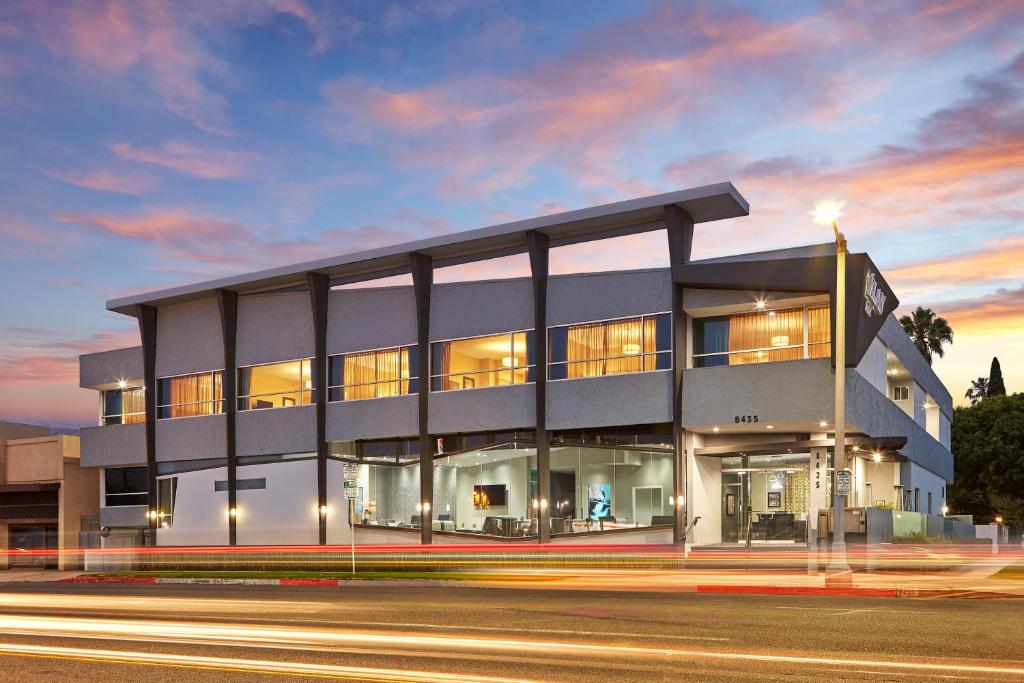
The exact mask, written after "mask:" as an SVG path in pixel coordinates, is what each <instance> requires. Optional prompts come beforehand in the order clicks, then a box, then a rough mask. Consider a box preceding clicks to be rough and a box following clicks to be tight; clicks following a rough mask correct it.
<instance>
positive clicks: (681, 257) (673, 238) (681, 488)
mask: <svg viewBox="0 0 1024 683" xmlns="http://www.w3.org/2000/svg"><path fill="white" fill-rule="evenodd" d="M665 230H666V233H667V234H668V251H669V261H670V262H671V265H673V266H679V265H684V264H686V263H689V262H690V252H691V250H692V248H693V219H692V218H691V217H690V215H689V214H688V213H686V211H684V210H683V209H681V208H679V207H678V206H675V205H671V206H666V207H665ZM686 327H687V319H686V313H685V312H684V311H683V287H682V285H677V284H675V283H674V282H673V284H672V445H673V448H674V449H675V457H674V458H673V460H672V487H673V489H674V490H673V494H672V495H673V498H674V500H675V501H676V506H675V508H674V509H673V511H672V538H673V539H674V540H679V539H680V536H682V534H683V533H684V531H685V530H686V525H687V516H688V514H687V513H688V506H689V503H690V501H689V500H688V498H687V496H686V433H685V431H684V430H683V370H685V369H686V355H687V349H686ZM680 497H682V498H683V503H682V504H679V498H680ZM683 542H684V543H685V539H683Z"/></svg>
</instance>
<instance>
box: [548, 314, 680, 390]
mask: <svg viewBox="0 0 1024 683" xmlns="http://www.w3.org/2000/svg"><path fill="white" fill-rule="evenodd" d="M660 315H667V316H668V322H669V331H670V332H669V339H668V348H667V349H663V350H661V351H658V350H657V344H658V341H657V323H655V341H654V347H655V350H654V351H650V352H648V351H644V347H645V346H646V344H645V341H646V340H645V339H644V335H645V332H644V328H645V327H646V325H645V324H644V323H645V322H646V320H647V319H648V318H654V319H656V318H657V317H658V316H660ZM635 319H639V320H640V353H638V354H622V355H618V356H602V357H597V358H578V359H576V360H571V361H570V360H564V361H552V360H551V355H552V354H551V331H552V330H558V329H563V328H564V329H568V328H570V327H575V326H577V325H596V324H598V323H616V322H620V321H623V320H635ZM673 324H674V321H673V317H672V311H670V310H669V311H655V312H653V313H635V314H633V315H622V316H618V317H616V318H600V319H598V320H579V321H574V322H571V323H565V324H562V325H550V326H548V327H547V328H546V330H545V339H544V342H545V343H546V344H547V345H548V346H547V351H548V353H547V359H548V367H547V369H546V372H547V381H548V382H565V381H568V380H576V379H593V377H615V376H618V375H635V374H638V373H642V372H669V371H671V370H672V365H671V359H672V353H673V352H674V351H675V339H674V335H673V334H672V333H671V330H672V329H673ZM661 355H667V356H668V357H669V367H667V368H658V367H654V368H653V369H651V370H646V369H644V365H645V362H644V361H645V360H646V358H647V357H648V356H650V357H651V358H654V359H655V366H657V358H658V356H661ZM567 357H568V356H567ZM624 358H639V359H640V369H639V370H632V371H629V372H616V373H612V374H608V373H605V374H602V375H594V376H593V377H569V373H568V369H569V366H570V365H572V364H573V363H593V362H596V361H610V360H621V359H624ZM557 366H561V367H564V368H565V369H566V376H565V377H558V378H553V377H552V376H551V369H552V368H554V367H557Z"/></svg>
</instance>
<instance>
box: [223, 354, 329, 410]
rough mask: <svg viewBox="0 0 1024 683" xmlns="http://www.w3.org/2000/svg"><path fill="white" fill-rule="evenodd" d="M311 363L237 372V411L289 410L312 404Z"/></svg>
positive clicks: (304, 361) (295, 362)
mask: <svg viewBox="0 0 1024 683" xmlns="http://www.w3.org/2000/svg"><path fill="white" fill-rule="evenodd" d="M314 389H315V386H314V383H313V359H311V358H303V359H300V360H290V361H285V362H283V363H267V364H265V365H252V366H249V367H245V368H239V369H238V409H239V410H260V409H262V408H290V407H293V406H304V405H309V404H311V403H313V400H314V397H313V393H314V392H313V390H314Z"/></svg>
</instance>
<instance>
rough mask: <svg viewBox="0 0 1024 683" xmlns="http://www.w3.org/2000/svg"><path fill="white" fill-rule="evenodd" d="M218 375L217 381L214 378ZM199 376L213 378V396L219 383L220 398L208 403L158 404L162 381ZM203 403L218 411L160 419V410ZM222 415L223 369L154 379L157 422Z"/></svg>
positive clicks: (202, 402)
mask: <svg viewBox="0 0 1024 683" xmlns="http://www.w3.org/2000/svg"><path fill="white" fill-rule="evenodd" d="M218 374H219V379H217V378H216V376H217V375H218ZM199 375H210V376H211V377H213V378H214V384H213V386H214V387H215V388H214V392H213V393H214V396H216V395H217V391H216V387H217V386H218V383H219V386H220V398H213V399H210V400H209V401H191V402H189V403H167V404H161V403H160V393H161V392H160V387H161V384H160V383H161V382H162V381H164V380H169V379H178V378H180V377H197V376H199ZM205 403H210V404H213V405H216V406H217V407H218V408H219V409H218V410H215V411H212V412H209V413H201V414H199V415H179V416H177V417H174V416H173V415H168V416H166V417H161V416H160V411H161V410H162V409H164V408H177V407H179V406H195V405H202V404H205ZM223 414H224V369H223V368H220V369H216V370H204V371H202V372H183V373H179V374H176V375H164V376H162V377H157V378H156V419H158V420H187V419H189V418H193V417H210V416H211V415H223Z"/></svg>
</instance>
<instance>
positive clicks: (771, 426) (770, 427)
mask: <svg viewBox="0 0 1024 683" xmlns="http://www.w3.org/2000/svg"><path fill="white" fill-rule="evenodd" d="M765 429H775V425H765Z"/></svg>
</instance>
